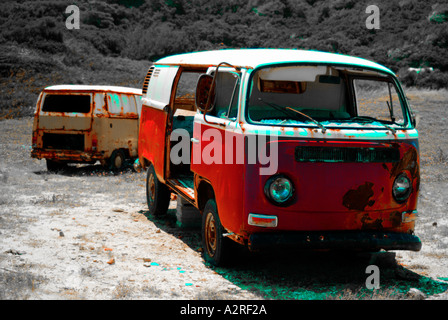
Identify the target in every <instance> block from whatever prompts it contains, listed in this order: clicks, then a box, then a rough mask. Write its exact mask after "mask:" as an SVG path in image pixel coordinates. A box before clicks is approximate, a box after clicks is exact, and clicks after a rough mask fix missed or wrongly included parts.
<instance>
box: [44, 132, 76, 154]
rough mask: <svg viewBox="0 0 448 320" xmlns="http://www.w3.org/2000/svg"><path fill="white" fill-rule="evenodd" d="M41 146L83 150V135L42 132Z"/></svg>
mask: <svg viewBox="0 0 448 320" xmlns="http://www.w3.org/2000/svg"><path fill="white" fill-rule="evenodd" d="M43 147H44V149H59V150H78V151H84V135H83V134H57V133H44V136H43Z"/></svg>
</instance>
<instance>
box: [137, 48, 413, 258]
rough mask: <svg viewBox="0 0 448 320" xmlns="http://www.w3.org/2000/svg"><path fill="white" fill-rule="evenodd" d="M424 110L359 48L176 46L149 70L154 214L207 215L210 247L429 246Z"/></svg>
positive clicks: (216, 250) (147, 151) (145, 159)
mask: <svg viewBox="0 0 448 320" xmlns="http://www.w3.org/2000/svg"><path fill="white" fill-rule="evenodd" d="M415 124H416V121H415V117H414V115H413V113H412V111H411V109H410V106H409V105H408V102H407V100H406V97H405V94H404V92H403V90H402V87H401V86H400V83H399V81H398V80H397V78H396V76H395V74H394V73H393V72H392V71H391V70H389V69H387V68H386V67H384V66H381V65H379V64H377V63H374V62H371V61H367V60H364V59H360V58H356V57H350V56H346V55H339V54H330V53H325V52H316V51H302V50H283V49H240V50H238V49H229V50H218V51H208V52H195V53H188V54H181V55H175V56H169V57H166V58H162V59H161V60H159V61H156V62H155V63H154V65H153V66H151V68H150V69H149V71H148V74H147V76H146V78H145V82H144V87H143V96H142V115H141V119H140V133H139V161H140V163H141V164H142V166H143V167H144V168H145V170H147V181H146V192H147V202H148V207H149V211H150V213H152V214H155V215H157V214H164V213H165V212H166V210H167V207H168V203H169V199H170V194H171V193H176V194H178V195H179V196H180V197H182V198H183V200H185V201H188V202H189V203H190V204H191V205H194V206H195V207H196V208H198V209H199V212H200V213H201V214H202V239H203V252H204V258H205V259H206V260H208V261H210V262H211V263H213V264H216V265H219V264H222V263H225V262H226V261H227V259H229V257H230V256H231V254H232V248H233V247H234V246H233V245H234V243H239V244H241V245H244V246H248V248H249V249H251V250H261V249H265V248H269V247H273V246H274V247H278V246H283V247H285V248H287V249H289V248H290V249H291V250H292V249H294V250H296V249H312V250H332V249H335V250H336V249H344V250H358V251H377V250H380V249H384V250H412V251H419V250H420V248H421V242H420V239H419V238H418V237H417V236H416V235H415V234H414V225H415V220H416V217H417V198H418V192H419V184H420V176H419V145H418V132H417V130H416V128H415Z"/></svg>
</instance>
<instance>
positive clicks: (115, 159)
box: [109, 149, 126, 170]
mask: <svg viewBox="0 0 448 320" xmlns="http://www.w3.org/2000/svg"><path fill="white" fill-rule="evenodd" d="M125 161H126V155H125V154H124V151H123V150H121V149H119V150H114V152H112V155H111V156H110V159H109V169H111V170H122V169H123V168H124V164H125Z"/></svg>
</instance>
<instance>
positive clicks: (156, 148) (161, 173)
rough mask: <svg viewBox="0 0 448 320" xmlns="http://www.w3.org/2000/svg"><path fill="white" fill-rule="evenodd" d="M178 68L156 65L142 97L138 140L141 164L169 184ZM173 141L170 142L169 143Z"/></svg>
mask: <svg viewBox="0 0 448 320" xmlns="http://www.w3.org/2000/svg"><path fill="white" fill-rule="evenodd" d="M178 71H179V67H178V66H157V65H156V66H154V68H153V70H152V74H151V76H150V79H149V83H148V88H147V91H146V92H144V93H143V95H142V99H141V101H142V110H141V116H140V132H139V139H138V146H139V150H138V153H139V159H140V163H142V164H147V163H148V162H149V163H152V164H153V166H154V169H155V171H156V175H157V178H158V179H159V180H160V181H162V182H165V158H166V148H167V147H169V144H168V145H167V120H168V115H169V112H170V104H171V103H172V88H173V83H174V80H175V78H176V76H177V73H178ZM168 142H169V141H168Z"/></svg>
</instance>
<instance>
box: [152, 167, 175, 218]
mask: <svg viewBox="0 0 448 320" xmlns="http://www.w3.org/2000/svg"><path fill="white" fill-rule="evenodd" d="M170 197H171V192H170V190H169V189H168V187H167V186H166V185H164V184H163V183H161V182H160V181H159V179H157V175H156V172H155V170H154V167H153V165H152V164H151V165H150V166H149V168H148V171H147V174H146V202H147V204H148V209H149V213H150V214H152V215H155V216H161V215H165V214H166V213H167V211H168V206H169V204H170Z"/></svg>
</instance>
